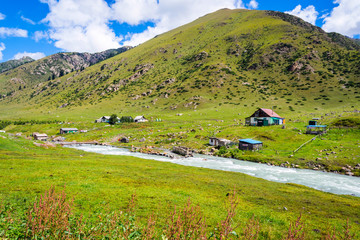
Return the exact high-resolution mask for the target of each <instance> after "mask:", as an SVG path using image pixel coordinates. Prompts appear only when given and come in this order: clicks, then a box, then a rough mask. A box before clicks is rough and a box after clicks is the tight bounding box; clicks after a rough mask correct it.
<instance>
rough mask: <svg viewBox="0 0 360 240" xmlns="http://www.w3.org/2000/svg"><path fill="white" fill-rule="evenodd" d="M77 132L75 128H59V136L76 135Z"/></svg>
mask: <svg viewBox="0 0 360 240" xmlns="http://www.w3.org/2000/svg"><path fill="white" fill-rule="evenodd" d="M78 131H79V130H78V129H77V128H60V134H66V133H77V132H78Z"/></svg>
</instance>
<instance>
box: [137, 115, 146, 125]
mask: <svg viewBox="0 0 360 240" xmlns="http://www.w3.org/2000/svg"><path fill="white" fill-rule="evenodd" d="M147 121H148V120H147V119H146V118H145V117H144V116H136V117H135V118H134V122H137V123H140V122H147Z"/></svg>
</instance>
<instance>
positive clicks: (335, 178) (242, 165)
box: [67, 145, 360, 197]
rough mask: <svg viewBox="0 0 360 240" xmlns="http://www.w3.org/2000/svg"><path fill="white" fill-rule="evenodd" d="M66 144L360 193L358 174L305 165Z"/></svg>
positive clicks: (318, 188) (84, 149)
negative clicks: (327, 170) (333, 171)
mask: <svg viewBox="0 0 360 240" xmlns="http://www.w3.org/2000/svg"><path fill="white" fill-rule="evenodd" d="M67 147H69V148H74V149H78V150H82V151H85V152H92V153H100V154H105V155H116V156H133V157H138V158H143V159H151V160H157V161H161V162H170V163H175V164H180V165H184V166H192V167H201V168H208V169H214V170H222V171H230V172H241V173H245V174H248V175H250V176H255V177H259V178H263V179H266V180H270V181H275V182H282V183H295V184H301V185H305V186H308V187H312V188H314V189H317V190H322V191H326V192H331V193H335V194H349V195H353V196H358V197H360V178H355V177H350V176H344V175H339V174H334V173H325V172H316V171H312V170H306V169H290V168H281V167H277V166H268V165H265V164H259V163H253V162H247V161H241V160H236V159H229V158H222V157H217V156H209V155H201V154H194V156H193V157H179V156H178V157H175V156H174V155H173V154H169V153H164V152H162V153H160V152H159V151H156V150H154V149H152V148H148V149H147V150H145V151H141V150H140V149H137V151H134V149H126V148H118V147H113V146H101V145H69V146H67Z"/></svg>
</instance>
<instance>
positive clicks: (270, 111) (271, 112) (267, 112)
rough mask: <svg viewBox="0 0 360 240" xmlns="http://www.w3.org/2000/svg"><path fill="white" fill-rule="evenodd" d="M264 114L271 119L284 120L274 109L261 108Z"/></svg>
mask: <svg viewBox="0 0 360 240" xmlns="http://www.w3.org/2000/svg"><path fill="white" fill-rule="evenodd" d="M260 109H261V110H262V111H263V112H265V113H266V114H267V115H269V117H276V118H282V117H280V116H279V115H278V114H277V113H276V112H274V111H273V110H272V109H267V108H260Z"/></svg>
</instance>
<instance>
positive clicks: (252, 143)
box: [239, 138, 263, 150]
mask: <svg viewBox="0 0 360 240" xmlns="http://www.w3.org/2000/svg"><path fill="white" fill-rule="evenodd" d="M262 146H263V143H262V142H260V141H257V140H253V139H249V138H248V139H239V149H240V150H259V149H261V148H262Z"/></svg>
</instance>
